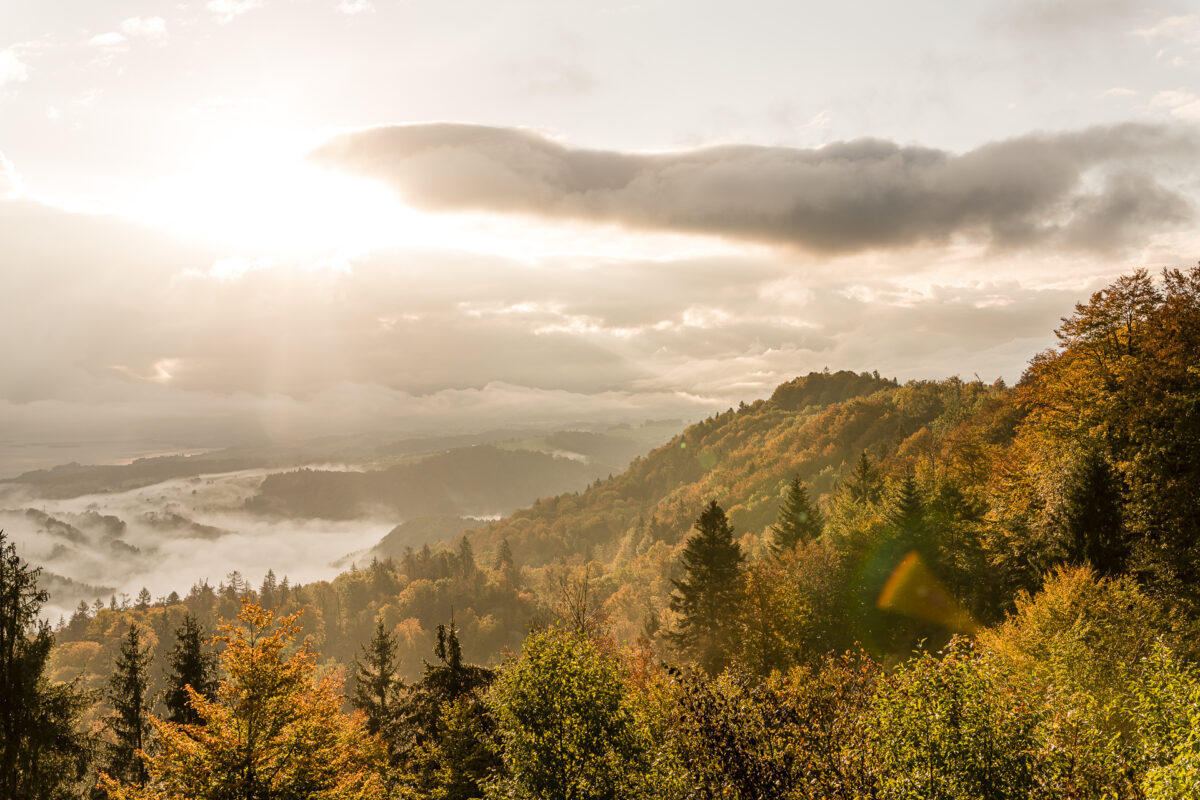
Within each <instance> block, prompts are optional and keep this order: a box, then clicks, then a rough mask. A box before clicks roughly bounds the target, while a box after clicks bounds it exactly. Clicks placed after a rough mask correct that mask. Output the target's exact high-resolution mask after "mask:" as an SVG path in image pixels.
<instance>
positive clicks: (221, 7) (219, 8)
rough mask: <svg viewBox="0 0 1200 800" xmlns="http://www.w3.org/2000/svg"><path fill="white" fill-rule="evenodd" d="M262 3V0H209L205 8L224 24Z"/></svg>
mask: <svg viewBox="0 0 1200 800" xmlns="http://www.w3.org/2000/svg"><path fill="white" fill-rule="evenodd" d="M261 5H262V3H261V2H260V0H208V2H207V3H206V4H205V5H204V8H205V10H207V11H208V12H209V13H211V14H212V15H213V17H214V18H215V19H216V20H217V22H219V23H221V24H222V25H224V24H226V23H229V22H232V21H233V20H234V19H236V18H237V17H240V16H241V15H242V14H245V13H246V12H248V11H253V10H254V9H256V8H258V7H259V6H261Z"/></svg>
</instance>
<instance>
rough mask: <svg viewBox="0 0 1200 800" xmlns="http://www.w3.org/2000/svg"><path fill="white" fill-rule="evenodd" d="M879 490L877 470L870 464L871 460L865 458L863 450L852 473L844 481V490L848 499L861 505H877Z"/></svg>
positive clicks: (879, 482)
mask: <svg viewBox="0 0 1200 800" xmlns="http://www.w3.org/2000/svg"><path fill="white" fill-rule="evenodd" d="M880 488H881V481H880V478H879V470H878V469H876V468H875V465H874V464H872V463H871V459H869V458H867V453H866V451H865V450H864V451H863V453H862V455H860V456H859V457H858V461H857V463H855V465H854V471H853V472H851V473H850V478H849V480H847V481H846V489H847V491H849V493H850V499H851V500H853V501H854V502H856V503H860V504H862V505H868V504H870V503H878V502H879V496H880Z"/></svg>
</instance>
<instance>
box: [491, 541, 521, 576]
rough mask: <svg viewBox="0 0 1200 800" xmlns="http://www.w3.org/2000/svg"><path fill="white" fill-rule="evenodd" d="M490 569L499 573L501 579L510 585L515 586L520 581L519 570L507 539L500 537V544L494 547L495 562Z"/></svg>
mask: <svg viewBox="0 0 1200 800" xmlns="http://www.w3.org/2000/svg"><path fill="white" fill-rule="evenodd" d="M492 569H494V570H495V571H496V572H499V573H500V577H501V579H503V580H504V581H505V582H506V583H508V584H509V585H510V586H516V585H517V584H518V583H519V582H520V578H521V571H520V570H519V569H517V565H516V562H515V561H513V552H512V547H511V546H510V545H509V543H508V539H501V540H500V546H499V547H498V548H497V549H496V562H495V563H494V564H493V565H492Z"/></svg>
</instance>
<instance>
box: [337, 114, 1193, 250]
mask: <svg viewBox="0 0 1200 800" xmlns="http://www.w3.org/2000/svg"><path fill="white" fill-rule="evenodd" d="M1197 144H1198V142H1197V137H1196V135H1195V134H1194V133H1193V132H1192V131H1189V130H1185V129H1182V128H1172V127H1160V126H1153V125H1136V124H1126V125H1117V126H1112V127H1097V128H1089V129H1086V130H1083V131H1078V132H1072V133H1059V134H1030V135H1027V136H1021V137H1018V138H1015V139H1007V140H1004V141H999V142H994V143H990V144H986V145H984V146H982V147H979V148H977V149H975V150H972V151H970V152H967V153H963V154H955V153H951V152H948V151H945V150H936V149H932V148H925V147H915V146H901V145H898V144H895V143H893V142H888V141H883V140H878V139H860V140H856V141H850V142H841V143H836V144H831V145H827V146H825V147H821V148H815V149H797V148H786V147H755V146H746V145H728V146H721V147H711V148H705V149H700V150H693V151H686V152H672V153H660V154H639V153H622V152H613V151H604V150H585V149H578V148H571V147H567V146H564V145H562V144H559V143H557V142H554V141H551V140H550V139H547V138H545V137H543V136H540V135H538V134H536V133H532V132H529V131H524V130H517V129H510V128H495V127H486V126H479V125H461V124H451V123H432V124H421V125H400V126H389V127H379V128H371V129H367V130H363V131H358V132H354V133H348V134H344V135H342V136H339V137H337V138H334V139H332V140H331V141H329V142H328V143H326V144H325V145H323V146H322V147H321V148H319V149H318V150H317V152H316V153H314V156H313V157H314V159H315V160H316V161H318V162H319V163H324V164H328V165H333V166H337V167H340V168H343V169H347V170H350V171H353V172H356V173H359V174H363V175H367V176H371V177H375V178H378V179H382V180H384V181H387V182H388V183H390V184H391V185H392V186H393V187H395V188H396V189H397V190H398V191H399V192H401V193H402V194H403V195H404V196H405V197H406V198H407V199H408V201H409V202H411V203H412V204H414V205H416V206H419V207H422V208H425V209H430V210H440V211H456V210H484V211H499V212H511V213H521V214H532V215H538V216H543V217H550V218H573V219H583V220H591V221H596V222H613V223H620V224H624V225H629V226H634V227H640V228H650V229H664V230H676V231H686V232H695V233H703V234H713V235H717V236H723V237H730V238H737V239H746V240H752V241H761V242H768V243H774V244H783V245H790V246H796V247H800V248H804V249H807V250H811V251H815V252H822V253H845V252H853V251H858V250H864V249H870V248H888V247H904V246H910V245H916V244H921V243H938V242H945V241H947V240H948V239H949V238H950V237H952V236H955V235H958V234H963V235H969V236H972V237H974V238H977V239H981V240H983V241H988V242H990V243H991V244H993V245H995V246H998V247H1013V246H1044V245H1050V246H1065V247H1070V248H1073V249H1074V248H1080V247H1082V248H1084V249H1097V248H1103V249H1115V248H1119V247H1120V246H1122V245H1124V244H1126V243H1128V242H1130V241H1134V240H1135V239H1136V237H1138V236H1141V235H1144V234H1147V233H1149V232H1152V231H1155V230H1158V229H1160V228H1162V227H1164V226H1173V225H1176V224H1178V223H1182V222H1185V221H1187V220H1189V219H1190V218H1191V213H1192V210H1191V207H1190V204H1189V203H1188V201H1187V200H1186V199H1185V198H1184V197H1183V196H1182V195H1180V194H1178V193H1176V192H1175V191H1174V190H1172V189H1171V188H1169V187H1167V186H1165V185H1163V184H1162V183H1160V182H1159V181H1158V179H1157V178H1156V177H1155V172H1154V170H1155V169H1157V168H1162V166H1163V165H1164V164H1169V163H1171V162H1174V161H1177V160H1181V159H1185V158H1188V157H1192V156H1194V155H1195V154H1196V152H1197V150H1198V149H1200V148H1198V146H1197ZM1113 173H1119V175H1118V177H1116V178H1113V177H1111V174H1113ZM1097 176H1099V177H1100V178H1101V180H1099V181H1096V180H1095V178H1096V177H1097ZM1097 183H1098V185H1095V184H1097ZM1131 189H1136V191H1131ZM1089 231H1090V232H1101V233H1102V234H1103V235H1101V236H1099V237H1098V238H1097V239H1096V240H1095V241H1088V240H1085V239H1084V238H1083V237H1081V236H1080V235H1079V234H1080V233H1081V232H1089Z"/></svg>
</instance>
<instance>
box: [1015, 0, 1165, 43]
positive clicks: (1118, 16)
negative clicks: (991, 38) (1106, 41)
mask: <svg viewBox="0 0 1200 800" xmlns="http://www.w3.org/2000/svg"><path fill="white" fill-rule="evenodd" d="M1147 11H1148V9H1147V8H1146V4H1145V3H1144V2H1141V0H1016V1H1015V2H1005V3H1003V4H1001V6H1000V11H999V19H1000V21H1001V22H1002V23H1003V24H1005V25H1007V26H1009V27H1011V28H1013V29H1015V30H1017V31H1019V32H1022V33H1028V34H1034V35H1038V36H1047V37H1063V36H1070V35H1072V34H1076V33H1079V32H1082V31H1087V30H1091V29H1094V28H1101V27H1117V26H1122V25H1127V24H1128V23H1129V22H1130V21H1131V20H1137V19H1142V18H1144V17H1145V16H1146V14H1147Z"/></svg>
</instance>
